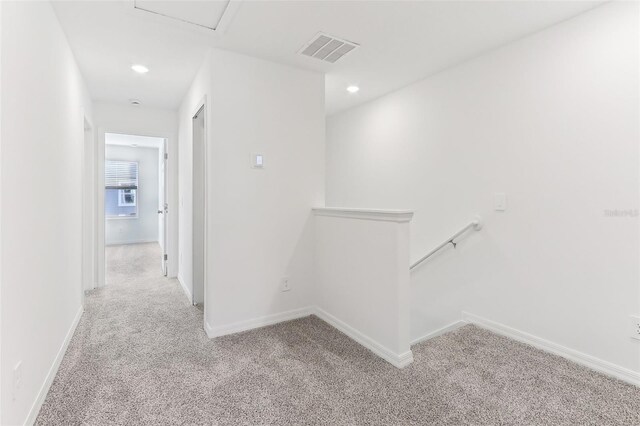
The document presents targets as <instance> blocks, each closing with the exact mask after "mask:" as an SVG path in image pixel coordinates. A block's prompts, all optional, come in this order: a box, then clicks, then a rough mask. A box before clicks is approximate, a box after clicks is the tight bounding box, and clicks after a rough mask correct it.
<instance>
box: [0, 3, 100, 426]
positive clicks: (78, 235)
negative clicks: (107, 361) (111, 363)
mask: <svg viewBox="0 0 640 426" xmlns="http://www.w3.org/2000/svg"><path fill="white" fill-rule="evenodd" d="M0 28H1V32H2V36H1V39H2V49H1V50H2V70H1V72H2V74H1V76H0V80H1V81H2V82H3V86H2V98H1V102H2V105H3V108H2V116H1V117H0V120H1V121H2V164H1V169H2V178H1V181H2V187H1V193H2V202H3V204H2V222H1V229H2V242H1V245H2V252H1V261H2V277H1V281H2V302H1V303H2V309H1V312H2V320H1V324H2V331H1V332H2V353H1V354H0V358H1V365H0V369H1V375H2V379H3V380H2V385H1V386H2V392H1V393H2V401H1V403H2V419H1V420H0V423H2V424H7V425H14V424H22V423H24V422H25V421H27V419H28V416H29V413H30V412H31V413H32V416H33V415H35V414H37V411H38V409H39V404H40V403H41V402H42V401H43V398H44V396H45V393H46V391H47V388H48V384H50V381H51V380H52V379H53V374H55V363H56V360H58V361H59V360H60V359H61V357H62V352H63V350H64V342H65V339H66V338H67V337H69V335H68V333H70V332H71V331H73V326H74V324H75V320H77V319H78V318H79V315H80V314H81V313H82V305H81V289H82V285H81V272H82V271H81V268H82V255H81V247H82V216H81V213H82V206H81V199H82V197H81V196H80V194H82V184H81V182H82V152H83V150H82V144H83V143H84V117H83V114H87V115H88V116H90V115H91V102H90V100H89V98H88V95H87V91H86V89H85V85H84V83H83V80H82V76H81V75H80V72H79V70H78V68H77V66H76V63H75V60H74V58H73V55H72V53H71V50H70V48H69V46H68V44H67V41H66V38H65V36H64V34H63V32H62V30H61V28H60V25H59V23H58V21H57V19H56V16H55V15H54V12H53V10H52V7H51V5H50V4H49V3H48V2H3V4H2V21H1V24H0ZM20 361H21V362H22V385H21V387H20V388H19V389H18V391H17V393H16V394H15V398H13V389H12V384H13V368H14V366H15V365H16V364H17V363H18V362H20ZM38 398H40V399H38ZM30 420H33V417H31V418H30Z"/></svg>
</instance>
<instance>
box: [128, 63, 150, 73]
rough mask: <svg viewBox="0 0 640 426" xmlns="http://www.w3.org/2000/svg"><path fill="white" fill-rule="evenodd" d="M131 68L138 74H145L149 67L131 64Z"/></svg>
mask: <svg viewBox="0 0 640 426" xmlns="http://www.w3.org/2000/svg"><path fill="white" fill-rule="evenodd" d="M131 69H132V70H134V71H135V72H137V73H139V74H146V73H148V72H149V68H147V67H145V66H144V65H140V64H136V65H131Z"/></svg>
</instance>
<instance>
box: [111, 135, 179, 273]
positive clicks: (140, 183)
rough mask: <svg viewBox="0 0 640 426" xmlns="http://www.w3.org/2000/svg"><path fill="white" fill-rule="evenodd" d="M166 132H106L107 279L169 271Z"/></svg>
mask: <svg viewBox="0 0 640 426" xmlns="http://www.w3.org/2000/svg"><path fill="white" fill-rule="evenodd" d="M166 145H167V142H166V139H164V138H157V137H148V136H137V135H125V134H117V133H106V134H105V152H104V224H105V227H104V230H105V232H104V242H105V263H106V265H105V266H106V268H105V284H106V285H109V284H114V283H124V282H127V280H131V279H134V278H140V277H142V276H144V275H148V276H149V277H155V276H160V275H165V276H166V274H167V264H166V263H167V252H166V250H167V242H166V240H167V234H168V232H167V226H168V223H167V220H166V219H165V218H166V215H167V212H168V203H167V183H166V179H167V176H166V149H167V146H166Z"/></svg>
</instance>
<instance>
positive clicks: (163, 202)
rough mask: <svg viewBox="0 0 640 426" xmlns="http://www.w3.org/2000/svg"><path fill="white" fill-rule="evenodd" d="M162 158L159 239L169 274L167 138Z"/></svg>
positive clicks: (160, 167)
mask: <svg viewBox="0 0 640 426" xmlns="http://www.w3.org/2000/svg"><path fill="white" fill-rule="evenodd" d="M159 151H160V158H159V164H158V166H159V167H158V171H159V176H158V179H159V181H158V192H159V194H158V241H159V242H160V247H161V248H162V258H161V259H160V261H161V263H162V273H163V274H164V275H165V276H167V234H168V232H167V226H168V225H169V221H168V220H167V214H168V213H169V203H168V197H167V161H168V158H167V157H168V156H167V140H166V139H165V140H164V141H163V143H162V147H161V148H160V150H159Z"/></svg>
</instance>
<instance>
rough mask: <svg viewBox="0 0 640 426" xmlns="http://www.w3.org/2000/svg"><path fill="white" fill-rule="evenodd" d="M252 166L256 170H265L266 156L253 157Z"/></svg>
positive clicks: (255, 155)
mask: <svg viewBox="0 0 640 426" xmlns="http://www.w3.org/2000/svg"><path fill="white" fill-rule="evenodd" d="M251 159H252V165H253V168H254V169H262V168H264V156H263V155H262V154H253V155H251Z"/></svg>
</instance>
